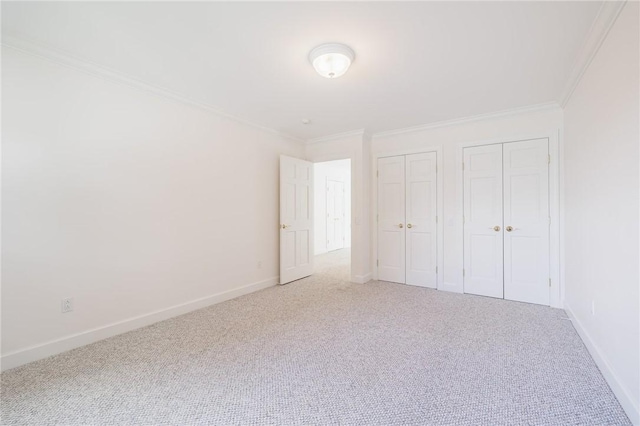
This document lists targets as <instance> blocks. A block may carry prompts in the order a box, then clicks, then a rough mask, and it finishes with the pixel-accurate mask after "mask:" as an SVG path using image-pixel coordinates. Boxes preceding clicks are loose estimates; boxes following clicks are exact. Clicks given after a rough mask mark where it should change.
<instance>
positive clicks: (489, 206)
mask: <svg viewBox="0 0 640 426" xmlns="http://www.w3.org/2000/svg"><path fill="white" fill-rule="evenodd" d="M502 209H503V208H502V145H487V146H478V147H470V148H465V149H464V231H463V233H464V237H463V238H464V242H463V244H464V260H463V263H464V278H463V285H464V292H465V293H471V294H478V295H481V296H490V297H499V298H502V297H503V296H504V293H503V229H502Z"/></svg>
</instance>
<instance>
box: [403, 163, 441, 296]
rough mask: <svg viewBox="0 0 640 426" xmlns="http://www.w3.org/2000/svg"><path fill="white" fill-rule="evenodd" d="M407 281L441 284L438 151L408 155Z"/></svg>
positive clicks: (408, 282) (409, 282)
mask: <svg viewBox="0 0 640 426" xmlns="http://www.w3.org/2000/svg"><path fill="white" fill-rule="evenodd" d="M405 165H406V180H405V181H406V207H405V214H406V238H407V242H406V247H407V249H406V269H407V276H406V283H407V284H411V285H418V286H422V287H431V288H436V287H437V282H438V281H437V275H436V266H437V232H436V211H437V209H436V195H437V194H436V191H437V185H436V153H435V152H430V153H426V154H415V155H407V156H406V162H405Z"/></svg>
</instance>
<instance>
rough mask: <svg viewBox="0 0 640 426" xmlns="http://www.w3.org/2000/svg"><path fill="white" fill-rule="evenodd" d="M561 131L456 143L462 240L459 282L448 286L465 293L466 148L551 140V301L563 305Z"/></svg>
mask: <svg viewBox="0 0 640 426" xmlns="http://www.w3.org/2000/svg"><path fill="white" fill-rule="evenodd" d="M559 132H560V130H558V129H554V130H550V131H548V132H545V133H538V134H530V135H522V136H520V137H510V138H500V139H490V140H478V141H469V142H461V143H458V144H457V145H456V153H455V170H456V193H457V196H456V215H455V222H456V224H457V227H458V229H459V232H458V234H457V235H458V238H459V241H460V244H459V248H458V256H457V260H456V261H457V264H458V267H457V268H456V269H457V273H456V277H457V282H456V283H446V284H445V286H446V289H447V290H449V291H455V292H458V293H462V292H463V282H464V279H463V276H462V269H463V259H464V242H463V238H464V234H463V232H462V230H463V229H464V225H463V223H462V217H463V198H464V177H463V170H462V161H463V158H464V153H463V150H464V148H467V147H472V146H480V145H494V144H504V143H509V142H523V141H528V140H535V139H548V140H549V155H550V156H551V157H550V158H551V162H550V164H549V215H550V216H551V226H550V227H549V276H550V278H551V286H550V288H549V303H550V306H551V307H553V308H562V306H563V298H564V280H563V278H562V274H561V263H560V261H561V247H562V245H561V237H562V235H561V232H560V229H561V226H560V225H561V224H560V219H561V215H560V161H559V160H560V147H559V145H560V144H559V141H560V135H559Z"/></svg>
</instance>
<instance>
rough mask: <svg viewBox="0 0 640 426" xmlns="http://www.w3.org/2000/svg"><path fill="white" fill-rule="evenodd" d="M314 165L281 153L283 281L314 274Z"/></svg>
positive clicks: (281, 277)
mask: <svg viewBox="0 0 640 426" xmlns="http://www.w3.org/2000/svg"><path fill="white" fill-rule="evenodd" d="M311 194H313V167H312V163H310V162H308V161H304V160H300V159H298V158H291V157H287V156H284V155H281V156H280V284H286V283H288V282H291V281H294V280H297V279H300V278H304V277H306V276H309V275H311V274H312V273H313V197H312V196H311Z"/></svg>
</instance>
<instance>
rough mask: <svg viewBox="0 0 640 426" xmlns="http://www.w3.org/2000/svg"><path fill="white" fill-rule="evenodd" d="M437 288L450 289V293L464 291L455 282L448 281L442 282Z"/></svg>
mask: <svg viewBox="0 0 640 426" xmlns="http://www.w3.org/2000/svg"><path fill="white" fill-rule="evenodd" d="M438 290H442V291H450V292H451V293H460V294H462V293H464V292H463V291H462V287H461V286H459V285H458V284H457V283H448V282H446V281H445V282H443V283H442V286H439V287H438Z"/></svg>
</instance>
